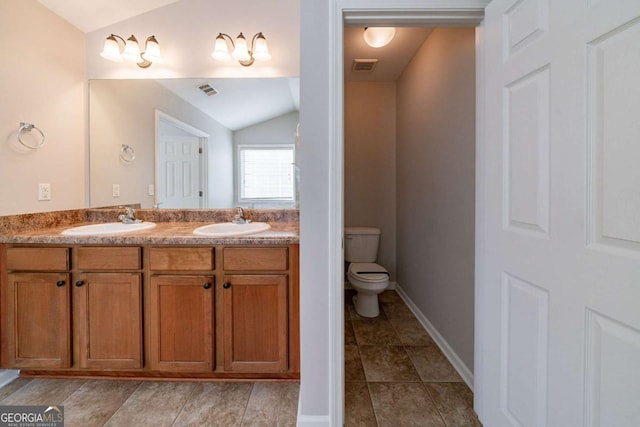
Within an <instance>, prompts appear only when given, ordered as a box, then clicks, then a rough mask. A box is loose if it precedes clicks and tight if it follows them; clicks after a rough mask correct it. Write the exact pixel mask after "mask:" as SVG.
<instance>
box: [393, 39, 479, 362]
mask: <svg viewBox="0 0 640 427" xmlns="http://www.w3.org/2000/svg"><path fill="white" fill-rule="evenodd" d="M397 90H398V93H397V97H398V110H397V113H398V133H397V156H398V169H397V171H398V174H397V180H398V181H397V201H398V204H397V218H398V230H397V232H398V241H397V256H398V283H399V284H400V285H401V287H402V289H403V290H404V291H405V292H406V293H407V294H408V296H409V297H410V299H411V300H412V301H413V302H414V303H415V304H416V306H417V307H418V308H419V309H420V310H421V311H422V313H423V314H424V315H425V316H426V317H427V318H428V319H429V321H430V322H431V323H432V324H433V325H434V326H435V328H436V329H437V330H438V332H439V333H440V334H441V335H442V336H443V337H444V339H445V340H446V341H447V342H448V343H449V345H450V346H451V347H452V348H453V350H454V351H455V352H456V354H457V355H458V356H459V357H460V358H461V359H462V361H463V362H464V363H465V364H466V366H467V367H468V368H469V370H470V371H471V372H472V371H473V336H474V335H473V334H474V250H475V249H474V248H475V240H474V222H475V219H474V218H475V32H474V29H473V28H438V29H436V30H434V31H433V33H431V35H430V36H429V38H427V40H426V41H425V43H424V44H423V46H422V47H421V48H420V49H419V51H418V53H417V54H416V56H415V57H414V59H413V60H412V61H411V63H410V64H409V66H408V67H407V68H406V69H405V71H404V73H403V74H402V76H401V77H400V79H399V80H398V83H397Z"/></svg>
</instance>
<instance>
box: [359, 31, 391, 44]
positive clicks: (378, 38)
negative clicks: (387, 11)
mask: <svg viewBox="0 0 640 427" xmlns="http://www.w3.org/2000/svg"><path fill="white" fill-rule="evenodd" d="M395 35H396V29H395V28H394V27H367V28H365V29H364V34H363V37H364V41H365V42H367V44H368V45H369V46H371V47H382V46H386V45H388V44H389V43H390V42H391V40H393V37H394V36H395Z"/></svg>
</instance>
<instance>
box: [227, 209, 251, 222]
mask: <svg viewBox="0 0 640 427" xmlns="http://www.w3.org/2000/svg"><path fill="white" fill-rule="evenodd" d="M231 222H232V223H234V224H249V223H250V222H251V220H250V219H248V218H247V217H245V216H244V210H242V208H241V207H240V206H238V207H237V208H236V216H235V217H233V221H231Z"/></svg>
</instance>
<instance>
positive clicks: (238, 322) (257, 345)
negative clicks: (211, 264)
mask: <svg viewBox="0 0 640 427" xmlns="http://www.w3.org/2000/svg"><path fill="white" fill-rule="evenodd" d="M287 285H288V281H287V276H286V275H280V274H273V275H271V274H269V275H258V274H256V275H248V274H247V275H227V276H225V277H224V283H223V285H222V287H223V290H222V295H223V297H222V298H223V310H224V313H223V330H224V368H225V370H228V371H240V372H282V371H286V370H287V368H288V357H289V355H288V348H289V336H288V335H289V328H288V309H287V306H288V303H287Z"/></svg>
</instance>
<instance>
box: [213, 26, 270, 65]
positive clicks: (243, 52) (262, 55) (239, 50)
mask: <svg viewBox="0 0 640 427" xmlns="http://www.w3.org/2000/svg"><path fill="white" fill-rule="evenodd" d="M227 40H228V41H229V42H230V43H231V46H232V47H233V52H232V53H231V54H229V45H228V43H227ZM211 56H212V57H213V59H216V60H218V61H223V62H226V61H229V60H231V58H233V59H236V60H237V61H238V62H239V63H240V65H243V66H245V67H249V66H251V65H253V62H254V61H255V60H256V59H257V60H259V61H268V60H270V59H271V55H270V54H269V47H268V46H267V39H266V38H265V37H264V35H263V34H262V33H261V32H260V33H256V34H254V36H253V38H252V39H251V48H249V46H248V45H247V39H245V38H244V35H242V33H240V34H239V35H238V37H236V41H235V43H234V42H233V39H232V38H231V37H230V36H229V35H228V34H224V33H218V37H216V44H215V46H214V47H213V52H212V53H211Z"/></svg>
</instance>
